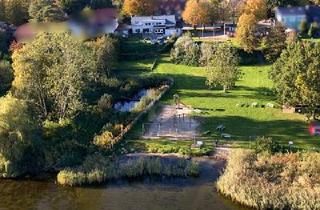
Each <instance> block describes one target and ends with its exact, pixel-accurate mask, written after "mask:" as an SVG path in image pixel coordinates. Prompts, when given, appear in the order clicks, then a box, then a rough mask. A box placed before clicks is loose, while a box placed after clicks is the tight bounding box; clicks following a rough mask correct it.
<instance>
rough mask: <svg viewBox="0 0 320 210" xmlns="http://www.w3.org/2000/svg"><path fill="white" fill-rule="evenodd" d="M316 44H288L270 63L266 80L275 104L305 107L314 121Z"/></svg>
mask: <svg viewBox="0 0 320 210" xmlns="http://www.w3.org/2000/svg"><path fill="white" fill-rule="evenodd" d="M319 60H320V44H319V43H314V42H295V43H292V44H290V45H289V46H288V47H287V49H286V50H284V52H283V53H282V54H281V57H280V58H279V59H278V60H277V61H276V62H275V63H274V65H273V67H272V71H271V72H270V78H271V79H272V80H273V82H274V86H275V90H276V92H277V95H278V98H279V100H280V101H281V102H282V103H283V104H286V105H290V106H296V105H299V104H302V105H307V106H308V109H307V113H308V116H312V117H313V118H314V119H315V118H316V117H317V113H316V110H317V106H319V104H320V80H319V78H320V63H319Z"/></svg>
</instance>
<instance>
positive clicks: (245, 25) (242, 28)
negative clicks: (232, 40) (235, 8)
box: [236, 14, 259, 52]
mask: <svg viewBox="0 0 320 210" xmlns="http://www.w3.org/2000/svg"><path fill="white" fill-rule="evenodd" d="M256 31H257V19H256V17H255V16H254V15H253V14H243V15H241V17H240V18H239V22H238V27H237V32H236V39H237V41H238V42H239V44H240V46H241V47H242V48H243V49H244V50H245V51H247V52H252V51H253V50H254V49H256V48H257V47H258V44H259V39H258V38H257V37H256V34H255V33H256Z"/></svg>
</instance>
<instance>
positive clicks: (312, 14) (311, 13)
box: [306, 6, 320, 22]
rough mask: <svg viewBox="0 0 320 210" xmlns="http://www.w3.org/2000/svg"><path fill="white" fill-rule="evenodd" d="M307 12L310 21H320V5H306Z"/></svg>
mask: <svg viewBox="0 0 320 210" xmlns="http://www.w3.org/2000/svg"><path fill="white" fill-rule="evenodd" d="M306 12H307V15H308V21H309V22H320V7H319V6H306Z"/></svg>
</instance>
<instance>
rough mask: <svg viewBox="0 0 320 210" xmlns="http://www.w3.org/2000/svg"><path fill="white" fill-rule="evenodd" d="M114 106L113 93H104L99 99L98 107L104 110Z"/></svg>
mask: <svg viewBox="0 0 320 210" xmlns="http://www.w3.org/2000/svg"><path fill="white" fill-rule="evenodd" d="M112 107H113V99H112V95H109V94H104V95H103V96H101V98H100V99H99V101H98V109H99V110H100V111H101V112H103V111H106V110H108V109H111V108H112Z"/></svg>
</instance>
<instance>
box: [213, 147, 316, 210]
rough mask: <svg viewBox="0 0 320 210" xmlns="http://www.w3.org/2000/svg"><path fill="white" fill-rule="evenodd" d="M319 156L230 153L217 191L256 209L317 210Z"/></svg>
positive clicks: (306, 154)
mask: <svg viewBox="0 0 320 210" xmlns="http://www.w3.org/2000/svg"><path fill="white" fill-rule="evenodd" d="M319 163H320V154H319V153H312V152H310V153H290V154H276V155H270V154H264V155H261V154H256V153H255V152H254V151H249V150H242V149H241V150H240V149H239V150H234V151H232V152H231V154H230V156H229V159H228V164H227V167H226V169H225V171H224V173H223V175H222V176H221V177H220V178H219V180H218V182H217V188H218V190H219V191H220V192H221V193H222V194H224V195H226V196H229V197H231V198H232V199H233V200H235V201H237V202H240V203H242V204H244V205H247V206H250V207H253V208H257V209H319V208H320V203H319V200H318V198H319V196H320V185H319V181H320V165H319Z"/></svg>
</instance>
